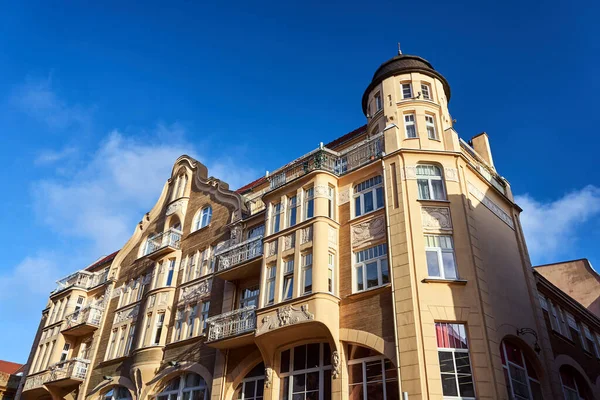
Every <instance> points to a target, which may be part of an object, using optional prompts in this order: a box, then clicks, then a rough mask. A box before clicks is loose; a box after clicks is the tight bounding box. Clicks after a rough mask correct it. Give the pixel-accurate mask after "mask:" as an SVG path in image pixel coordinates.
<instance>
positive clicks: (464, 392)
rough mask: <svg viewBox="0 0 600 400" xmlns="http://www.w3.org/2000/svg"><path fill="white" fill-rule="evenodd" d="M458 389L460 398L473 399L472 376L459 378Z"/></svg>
mask: <svg viewBox="0 0 600 400" xmlns="http://www.w3.org/2000/svg"><path fill="white" fill-rule="evenodd" d="M458 387H459V390H460V395H461V396H462V397H475V389H474V388H473V377H472V376H459V377H458Z"/></svg>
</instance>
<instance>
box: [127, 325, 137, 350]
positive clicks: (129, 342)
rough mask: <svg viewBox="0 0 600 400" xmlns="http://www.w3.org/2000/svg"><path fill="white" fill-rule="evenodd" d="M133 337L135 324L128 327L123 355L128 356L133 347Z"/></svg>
mask: <svg viewBox="0 0 600 400" xmlns="http://www.w3.org/2000/svg"><path fill="white" fill-rule="evenodd" d="M134 336H135V323H132V324H131V326H130V327H129V335H128V336H127V344H126V345H125V355H127V354H129V352H130V351H131V350H132V348H131V346H133V338H134Z"/></svg>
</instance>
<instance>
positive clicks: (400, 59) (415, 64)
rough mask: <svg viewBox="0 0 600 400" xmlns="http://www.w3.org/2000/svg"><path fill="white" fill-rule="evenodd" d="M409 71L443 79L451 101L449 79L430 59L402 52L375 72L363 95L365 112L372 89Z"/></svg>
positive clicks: (365, 111) (365, 112)
mask: <svg viewBox="0 0 600 400" xmlns="http://www.w3.org/2000/svg"><path fill="white" fill-rule="evenodd" d="M409 72H419V73H421V74H425V75H429V76H431V77H434V78H437V79H439V80H440V81H442V83H443V85H444V89H445V91H446V95H447V96H448V101H450V85H449V84H448V81H446V78H444V77H443V76H442V75H441V74H440V73H439V72H437V71H436V70H435V69H434V68H433V67H432V66H431V64H430V63H429V61H427V60H425V59H424V58H421V57H418V56H411V55H408V54H400V55H397V56H396V57H393V58H390V59H389V60H387V61H386V62H384V63H383V64H381V65H380V66H379V68H377V71H375V73H374V74H373V79H372V80H371V83H370V84H369V86H368V87H367V89H366V90H365V93H364V94H363V97H362V108H363V113H364V114H365V115H367V99H368V98H369V93H371V90H373V88H374V87H375V86H377V85H379V84H380V83H381V81H383V80H384V79H386V78H389V77H390V76H394V75H399V74H406V73H409Z"/></svg>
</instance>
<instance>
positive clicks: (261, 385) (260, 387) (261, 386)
mask: <svg viewBox="0 0 600 400" xmlns="http://www.w3.org/2000/svg"><path fill="white" fill-rule="evenodd" d="M264 390H265V380H264V379H259V380H257V381H256V397H257V398H258V397H262V395H263V392H264Z"/></svg>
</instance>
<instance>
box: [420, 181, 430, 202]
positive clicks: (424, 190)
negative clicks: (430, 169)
mask: <svg viewBox="0 0 600 400" xmlns="http://www.w3.org/2000/svg"><path fill="white" fill-rule="evenodd" d="M417 187H418V188H419V199H422V200H430V199H431V196H430V195H429V185H428V183H427V179H417Z"/></svg>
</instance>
